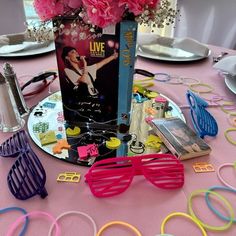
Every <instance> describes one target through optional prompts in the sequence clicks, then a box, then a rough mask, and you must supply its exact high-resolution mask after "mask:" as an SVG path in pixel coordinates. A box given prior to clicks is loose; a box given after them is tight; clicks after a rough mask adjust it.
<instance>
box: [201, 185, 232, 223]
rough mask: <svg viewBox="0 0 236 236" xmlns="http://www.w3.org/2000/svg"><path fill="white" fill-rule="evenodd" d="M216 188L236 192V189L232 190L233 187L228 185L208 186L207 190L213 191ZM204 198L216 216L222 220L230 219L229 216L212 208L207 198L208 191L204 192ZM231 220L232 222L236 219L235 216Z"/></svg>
mask: <svg viewBox="0 0 236 236" xmlns="http://www.w3.org/2000/svg"><path fill="white" fill-rule="evenodd" d="M216 189H219V190H226V191H229V192H233V193H236V190H234V189H232V188H229V187H225V186H213V187H210V188H209V189H208V190H210V191H214V190H216ZM205 199H206V203H207V206H208V207H209V208H210V209H211V210H212V211H213V212H214V213H215V214H216V215H217V216H219V217H220V218H221V219H222V220H226V221H230V218H229V217H226V216H224V215H222V214H221V213H220V212H219V211H218V210H217V209H216V208H214V207H213V206H212V204H211V201H210V200H209V192H208V193H206V195H205ZM233 222H234V223H235V222H236V219H235V218H234V219H233Z"/></svg>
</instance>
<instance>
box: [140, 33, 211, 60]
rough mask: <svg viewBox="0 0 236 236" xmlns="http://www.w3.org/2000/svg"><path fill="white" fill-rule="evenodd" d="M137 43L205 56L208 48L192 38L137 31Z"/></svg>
mask: <svg viewBox="0 0 236 236" xmlns="http://www.w3.org/2000/svg"><path fill="white" fill-rule="evenodd" d="M137 43H138V45H140V46H143V45H154V44H159V45H161V46H165V47H170V48H179V49H182V50H184V51H186V52H191V53H193V54H195V55H198V56H207V55H208V54H209V48H208V47H207V46H206V45H205V44H202V43H200V42H198V41H197V40H194V39H192V38H169V37H162V36H160V35H157V34H151V33H138V38H137Z"/></svg>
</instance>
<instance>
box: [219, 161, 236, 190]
mask: <svg viewBox="0 0 236 236" xmlns="http://www.w3.org/2000/svg"><path fill="white" fill-rule="evenodd" d="M226 166H233V167H234V169H235V170H236V162H235V163H224V164H222V165H221V166H219V167H218V169H217V172H216V173H217V176H218V178H219V180H220V181H221V182H222V183H223V184H224V185H225V186H227V187H229V188H231V189H233V190H235V191H236V188H235V187H234V186H232V185H230V184H228V183H227V182H226V181H225V180H224V179H223V178H222V176H221V174H220V170H221V169H222V168H223V167H226Z"/></svg>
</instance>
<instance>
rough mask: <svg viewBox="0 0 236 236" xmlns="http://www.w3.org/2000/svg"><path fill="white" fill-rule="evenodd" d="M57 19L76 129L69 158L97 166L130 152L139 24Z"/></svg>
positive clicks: (69, 117)
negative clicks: (90, 23) (105, 24)
mask: <svg viewBox="0 0 236 236" xmlns="http://www.w3.org/2000/svg"><path fill="white" fill-rule="evenodd" d="M54 24H57V25H56V26H57V27H56V28H57V31H56V32H55V45H56V55H57V63H58V70H59V78H60V87H61V95H62V103H63V112H64V118H65V122H66V123H65V125H66V129H67V131H72V133H71V132H67V140H68V142H69V144H70V145H71V146H72V147H71V149H70V150H69V157H68V158H69V159H70V161H71V162H75V163H78V164H81V165H91V164H92V163H93V162H94V160H95V159H96V160H99V159H103V158H107V157H114V156H122V155H126V154H127V148H126V144H125V143H124V142H122V137H123V135H125V132H127V129H126V130H124V128H128V126H129V120H130V107H131V97H132V83H133V72H134V61H135V47H136V36H137V23H136V22H135V21H121V22H120V23H119V24H117V25H115V26H110V27H107V28H103V29H101V28H89V27H88V26H87V25H85V24H84V23H82V22H81V21H77V20H76V19H75V18H73V17H63V18H62V19H61V20H58V19H57V20H56V21H55V22H54ZM73 131H74V132H75V133H73ZM76 131H78V132H77V133H76Z"/></svg>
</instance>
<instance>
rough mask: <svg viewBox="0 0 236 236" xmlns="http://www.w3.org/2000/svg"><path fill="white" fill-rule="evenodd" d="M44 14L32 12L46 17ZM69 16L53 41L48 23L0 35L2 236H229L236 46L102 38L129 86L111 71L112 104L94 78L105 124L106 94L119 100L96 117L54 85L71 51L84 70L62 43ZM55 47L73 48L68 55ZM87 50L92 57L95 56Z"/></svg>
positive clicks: (234, 205)
mask: <svg viewBox="0 0 236 236" xmlns="http://www.w3.org/2000/svg"><path fill="white" fill-rule="evenodd" d="M35 2H36V7H37V4H40V1H39V0H37V1H35ZM85 2H87V1H85ZM121 2H122V1H121ZM73 3H74V1H71V2H70V3H68V4H69V5H68V6H67V5H64V7H65V9H64V10H68V7H69V8H72V9H73V8H77V7H78V5H77V4H76V3H74V5H73ZM57 4H59V3H57ZM57 4H56V5H55V6H54V7H58V9H62V8H61V6H60V8H59V5H57ZM58 9H57V10H58ZM46 10H47V9H44V8H42V9H40V8H38V11H39V13H40V11H41V14H42V16H43V17H46V14H47V13H48V11H46ZM54 10H55V9H54ZM136 10H137V9H136ZM57 13H58V12H57ZM61 13H62V12H61ZM83 13H84V12H83ZM93 13H94V12H93ZM50 14H52V15H53V14H55V11H52V12H51V13H50ZM115 19H116V18H115ZM141 19H143V18H141ZM70 20H71V19H69V21H68V22H69V23H68V22H66V23H63V26H61V25H60V24H62V23H61V22H60V21H58V22H56V23H57V24H58V23H60V24H59V26H58V25H56V24H54V25H53V26H54V27H55V28H54V29H53V30H54V33H55V36H56V40H55V42H56V44H55V42H54V39H53V37H54V35H53V32H52V30H51V29H52V28H51V26H48V25H47V24H46V28H41V27H45V25H44V24H42V25H41V26H38V28H37V27H36V28H37V29H35V27H33V28H30V27H28V30H27V31H25V32H23V33H19V34H15V35H14V34H12V35H3V36H0V90H1V93H0V105H1V109H0V177H1V178H0V183H1V184H0V192H1V194H0V213H1V216H2V220H1V221H0V234H1V235H7V236H14V235H20V236H24V235H33V236H39V235H40V236H42V235H57V236H59V235H84V236H87V235H94V236H102V235H104V236H106V235H107V236H108V235H109V236H110V235H138V236H178V235H181V236H185V235H186V236H187V235H196V236H197V235H204V236H207V235H208V236H215V235H219V236H221V235H222V236H223V235H224V236H231V235H235V234H236V226H235V222H236V220H235V214H236V202H235V198H236V195H235V193H236V186H235V185H234V182H235V181H234V180H235V161H236V160H235V150H236V149H235V148H236V118H235V117H236V50H233V49H228V48H223V47H220V46H214V45H208V44H203V43H201V42H199V41H197V40H195V39H193V38H190V37H182V38H179V37H162V36H160V35H157V34H155V33H142V32H138V35H137V42H135V44H132V42H134V41H135V39H133V38H132V37H131V36H132V33H133V34H135V32H136V31H135V26H134V25H132V27H131V28H132V30H130V28H129V26H127V27H128V28H127V29H125V30H127V31H125V30H124V29H123V30H124V31H121V32H123V33H124V32H125V33H124V34H125V35H126V33H127V32H128V33H127V35H126V37H124V38H125V40H127V42H126V44H124V42H123V41H122V40H121V41H119V42H116V40H117V39H116V38H115V36H114V35H115V33H114V32H113V30H114V29H111V28H108V29H106V30H107V31H105V32H106V33H107V32H109V33H108V34H110V33H111V32H112V33H111V35H113V36H112V37H114V38H112V40H113V41H112V40H111V39H110V41H108V42H107V41H104V42H105V43H107V45H108V46H106V47H107V48H108V52H109V53H108V54H109V57H107V58H105V59H104V61H105V60H107V61H109V62H108V64H107V65H106V66H107V68H109V66H110V68H111V69H110V70H114V71H115V72H114V74H113V71H112V73H111V75H109V73H107V74H105V73H104V74H105V75H104V77H109V76H112V79H113V80H115V79H116V75H117V74H119V73H118V72H119V71H122V70H121V65H122V63H123V62H125V63H124V65H125V67H127V68H129V69H127V68H126V70H127V71H126V73H127V74H129V76H131V77H130V78H131V80H132V83H131V84H130V83H127V81H126V79H127V80H128V81H129V82H130V78H126V77H125V75H124V76H123V77H122V76H117V78H118V83H117V84H116V85H118V86H117V87H118V90H117V91H116V88H115V87H111V90H112V92H111V93H112V96H111V97H109V96H110V93H104V94H105V95H104V94H102V95H101V96H100V95H99V94H98V95H97V94H92V95H93V96H92V95H91V93H92V92H93V93H96V92H97V91H96V87H95V86H96V85H99V81H98V82H97V81H95V82H96V83H95V82H94V81H93V83H92V85H91V84H89V86H90V87H89V86H88V88H87V90H88V92H90V95H91V100H89V102H90V103H94V104H93V105H94V106H93V107H96V106H95V105H97V103H98V102H97V101H98V99H97V97H99V96H100V97H99V99H100V100H99V102H101V101H102V102H103V103H101V104H102V105H104V107H106V106H107V107H108V109H106V110H105V111H106V112H107V114H108V115H107V114H106V115H107V116H108V117H109V114H110V113H109V112H110V111H111V110H112V109H113V107H112V105H114V103H108V105H107V101H106V100H105V99H106V98H107V97H106V96H108V97H109V99H111V98H113V96H116V95H117V96H118V99H117V101H116V100H115V101H116V102H117V104H118V105H117V113H118V115H117V114H116V116H115V117H112V116H111V117H112V118H110V117H109V118H102V119H98V118H97V116H96V114H95V115H94V113H93V111H91V113H90V106H89V108H88V109H87V108H86V109H87V110H86V111H85V112H84V111H81V110H79V109H78V110H76V109H77V108H76V109H75V108H73V109H72V108H71V107H69V105H68V104H69V103H68V104H67V103H66V102H67V100H66V99H67V97H66V96H67V94H65V92H64V91H63V90H61V86H64V85H65V84H66V83H65V84H63V83H64V82H63V80H62V79H65V78H67V79H68V78H69V76H68V75H67V74H66V72H64V70H62V61H63V59H65V61H66V60H67V61H66V63H68V61H69V59H68V58H69V56H70V54H69V53H71V52H72V53H74V55H76V57H77V58H79V60H81V61H83V63H88V65H89V66H90V65H92V62H91V60H89V59H91V58H92V57H91V58H88V56H87V57H86V60H87V62H84V61H85V59H84V58H85V57H84V58H83V54H81V53H77V52H76V51H75V48H76V43H77V41H73V40H72V41H70V37H71V36H70V34H69V31H68V32H67V31H66V29H69V28H68V27H72V28H71V29H73V30H74V28H73V23H75V22H74V21H73V22H72V23H71V22H70ZM76 20H77V19H76ZM93 20H95V23H98V24H99V23H100V24H102V21H99V17H98V18H94V19H93ZM96 20H97V21H96ZM54 23H55V22H54ZM70 23H71V24H70ZM77 23H78V22H77ZM93 23H94V22H93ZM95 23H94V24H95ZM104 24H105V23H104ZM95 25H96V24H95ZM48 27H49V28H48ZM56 27H58V28H56ZM91 27H92V29H93V30H95V31H96V30H97V29H96V27H94V26H91ZM122 27H126V26H123V25H121V27H120V28H122ZM120 28H119V27H118V29H119V30H120ZM90 29H91V28H90ZM63 30H64V31H65V32H67V33H66V34H65V35H64V34H63V33H62V32H63ZM76 30H78V29H76ZM79 30H81V28H80V29H79ZM82 30H84V29H82ZM85 30H86V32H87V30H88V29H87V28H86V29H85ZM116 30H117V29H116ZM129 30H130V31H129ZM89 31H90V30H89ZM73 32H74V31H73ZM130 32H132V33H130ZM90 33H91V32H90ZM120 34H121V35H122V33H120ZM74 35H75V32H74ZM81 37H82V36H81ZM72 38H73V35H72ZM45 39H46V40H45ZM63 40H64V41H65V42H67V44H68V42H73V43H74V45H73V46H74V47H70V48H67V49H68V52H66V54H65V52H64V51H63V50H62V48H63V46H64V41H63ZM87 40H88V39H87ZM89 40H90V39H89ZM93 40H94V39H93ZM106 40H107V39H106ZM95 41H96V40H95ZM111 41H112V42H111ZM105 43H104V45H105ZM123 44H124V45H123ZM91 45H94V48H96V47H97V48H99V47H101V50H102V47H103V46H101V45H102V44H101V45H100V44H97V46H95V44H91V43H90V44H89V48H90V50H92V48H93V47H92V46H91ZM98 45H99V46H98ZM123 46H124V47H123ZM84 47H85V48H86V45H85V46H84ZM104 47H105V46H104ZM135 48H136V52H135ZM81 50H85V49H84V48H82V49H81ZM94 50H95V49H94ZM109 50H112V54H111V55H110V51H109ZM127 50H129V52H128V54H129V57H128V56H127V55H128V54H126V53H127ZM95 51H96V50H95ZM95 51H93V53H94V54H93V55H95V56H94V57H95V58H96V60H97V58H100V57H102V55H103V54H102V53H101V51H99V55H98V51H96V52H95ZM116 51H117V52H119V53H117V55H116ZM82 52H83V51H82ZM63 53H64V54H65V55H64V54H63ZM122 53H123V54H122ZM78 55H79V56H78ZM103 56H104V55H103ZM122 56H124V58H125V59H124V61H123V58H122ZM117 58H118V59H119V63H118V61H116V59H117ZM127 58H128V59H127ZM132 59H134V60H135V64H134V65H133V66H132V62H131V61H132ZM96 60H94V61H96ZM66 63H65V64H66ZM80 63H81V62H80ZM104 63H105V62H104ZM106 63H107V62H106ZM109 63H111V65H109ZM112 63H113V64H112ZM116 63H117V64H116ZM126 63H127V64H126ZM98 64H99V63H97V65H98ZM101 64H102V63H100V64H99V66H100V65H101ZM116 65H118V66H120V67H119V70H118V72H117V71H116V69H115V66H116ZM127 65H128V66H127ZM86 66H87V64H86V65H85V64H84V67H83V68H86ZM92 66H93V65H92ZM101 67H102V66H101ZM68 68H69V69H71V68H72V67H68ZM63 69H64V68H63ZM84 70H85V69H84ZM65 71H66V70H65ZM74 72H75V70H74ZM79 72H80V71H79ZM116 73H117V74H116ZM77 75H78V74H77ZM82 76H83V74H82ZM100 76H101V73H100V74H99V73H98V75H97V77H98V78H99V77H100ZM92 77H93V76H91V75H90V78H92ZM120 77H122V78H123V84H122V86H123V87H122V86H121V82H122V81H121V82H120V80H119V79H120ZM96 79H97V78H96ZM98 80H99V79H98ZM81 83H83V82H81V81H80V82H78V83H77V84H76V86H74V88H73V90H74V91H73V92H72V91H71V94H70V96H74V94H75V91H77V90H76V89H77V87H78V86H79V85H81ZM97 83H98V84H97ZM126 83H127V86H126ZM109 85H111V84H110V82H109V83H108V82H107V84H106V85H105V84H102V86H104V87H106V86H109ZM93 86H94V87H93ZM102 86H101V84H100V87H98V88H100V89H101V87H102ZM89 88H90V90H89ZM91 88H92V89H93V90H91ZM106 88H107V87H106ZM120 90H121V92H120ZM122 90H123V91H122ZM91 91H92V92H91ZM101 91H103V90H102V89H101ZM124 91H125V92H124ZM99 92H100V90H99ZM90 95H88V96H90ZM94 95H95V96H94ZM129 95H130V101H131V103H130V104H128V105H127V104H124V103H125V101H129ZM73 99H77V97H75V96H74V97H73ZM73 99H72V100H73ZM95 99H96V100H95ZM78 101H79V102H80V100H78ZM94 101H96V102H94ZM79 102H78V103H79ZM87 102H88V101H85V102H84V101H83V104H85V105H84V106H87ZM110 104H112V105H110ZM122 105H123V106H124V107H125V109H123V107H122ZM97 106H98V105H97ZM91 107H92V106H91ZM80 109H81V108H80ZM94 109H96V108H94ZM119 109H120V110H119ZM122 109H123V110H122ZM65 110H66V111H67V112H68V111H69V112H70V115H71V116H68V113H67V114H66V113H65ZM113 110H114V109H113ZM101 111H104V110H101ZM127 111H129V112H127ZM119 115H120V117H119ZM66 117H67V118H68V117H69V118H70V119H71V117H72V120H73V117H74V119H75V122H74V123H70V122H69V121H68V120H67V119H66ZM78 118H81V120H78Z"/></svg>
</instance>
